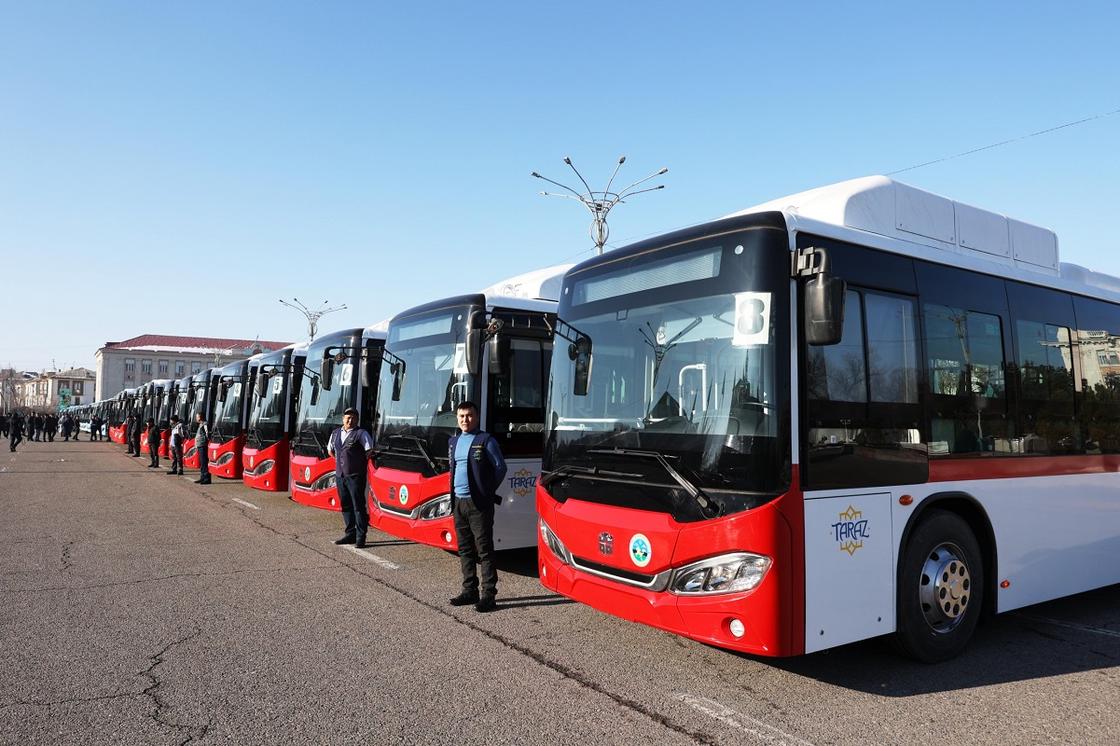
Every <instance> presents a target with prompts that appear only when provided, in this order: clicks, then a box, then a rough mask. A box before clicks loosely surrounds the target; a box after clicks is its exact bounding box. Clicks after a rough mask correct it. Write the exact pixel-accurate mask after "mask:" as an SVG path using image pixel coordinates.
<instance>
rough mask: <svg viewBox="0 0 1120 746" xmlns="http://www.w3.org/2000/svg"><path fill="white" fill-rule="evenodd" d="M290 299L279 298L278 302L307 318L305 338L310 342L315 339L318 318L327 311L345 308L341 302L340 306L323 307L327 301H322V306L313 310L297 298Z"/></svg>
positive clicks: (332, 311)
mask: <svg viewBox="0 0 1120 746" xmlns="http://www.w3.org/2000/svg"><path fill="white" fill-rule="evenodd" d="M292 301H293V302H291V303H289V302H288V301H286V300H284V299H283V298H281V299H280V304H281V305H284V306H287V307H288V308H294V309H295V310H297V311H299V312H300V313H302V314H303V315H304V317H305V318H306V319H307V338H308V340H309V341H312V342H314V341H315V333H316V332H318V331H319V319H321V318H323V317H324V316H326V315H327V314H328V313H334V312H335V311H343V310H345V309H346V304H345V303H343V304H342V305H341V306H335V307H334V308H324V307H323V306H326V305H327V301H323V305H322V306H320V307H319V308H317V309H315V310H312V309H310V308H308V307H307V306H305V305H304V304H303V303H302V302H301V301H300V299H299V298H292Z"/></svg>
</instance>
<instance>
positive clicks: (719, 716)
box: [673, 693, 813, 746]
mask: <svg viewBox="0 0 1120 746" xmlns="http://www.w3.org/2000/svg"><path fill="white" fill-rule="evenodd" d="M673 696H674V697H675V698H676V699H678V700H680V701H681V702H684V703H685V704H686V705H688V706H689V707H691V708H692V709H694V710H696V711H697V712H702V713H704V714H705V715H708V716H709V717H713V718H715V719H716V720H718V721H720V722H721V723H723V724H725V725H730V726H731V727H732V728H735V729H736V730H738V731H741V732H743V733H746V734H748V735H752V736H754V737H755V738H758V739H760V740H762V741H766V742H767V743H789V744H797V745H798V746H813V745H812V744H811V743H809V742H808V741H806V740H804V739H801V738H798V737H797V736H795V735H793V734H792V733H786V732H785V731H784V730H782V729H781V728H777V727H775V726H773V725H769V724H767V723H764V722H762V721H761V720H756V719H755V718H752V717H751V716H750V715H744V714H743V713H741V712H738V711H736V710H732V709H731V708H730V707H727V706H726V705H722V704H720V703H719V702H716V701H715V700H714V699H708V698H707V697H697V696H695V695H693V694H680V693H678V694H674V695H673Z"/></svg>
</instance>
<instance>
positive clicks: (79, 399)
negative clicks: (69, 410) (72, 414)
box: [70, 396, 82, 404]
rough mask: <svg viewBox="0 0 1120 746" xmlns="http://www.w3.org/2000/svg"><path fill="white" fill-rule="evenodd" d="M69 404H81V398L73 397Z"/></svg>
mask: <svg viewBox="0 0 1120 746" xmlns="http://www.w3.org/2000/svg"><path fill="white" fill-rule="evenodd" d="M70 403H71V404H81V403H82V397H80V396H75V397H74V398H73V399H72V400H71V402H70Z"/></svg>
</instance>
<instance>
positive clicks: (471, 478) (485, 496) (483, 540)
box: [447, 401, 506, 612]
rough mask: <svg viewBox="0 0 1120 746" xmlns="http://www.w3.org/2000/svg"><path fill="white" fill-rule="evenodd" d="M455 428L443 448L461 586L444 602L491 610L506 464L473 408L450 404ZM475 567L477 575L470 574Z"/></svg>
mask: <svg viewBox="0 0 1120 746" xmlns="http://www.w3.org/2000/svg"><path fill="white" fill-rule="evenodd" d="M455 417H456V419H457V420H458V423H459V430H460V431H461V432H459V433H457V434H456V435H455V436H454V437H452V438H451V441H450V442H449V443H448V447H447V457H448V459H449V467H450V469H449V471H450V475H451V499H452V500H453V501H454V502H453V503H452V509H451V512H452V515H453V516H454V518H455V537H456V539H457V540H458V542H459V567H460V569H461V570H462V573H463V590H462V591H460V593H459V595H458V596H455V598H453V599H451V600H450V601H449V602H448V603H450V604H451V605H452V606H466V605H467V604H474V608H475V610H476V611H480V612H487V611H493V610H494V608H495V604H494V597H495V596H496V595H497V594H498V571H497V570H496V569H495V568H494V509H495V508H496V506H497V505H498V504H500V503H501V502H502V498H501V497H500V496H499V495H498V487H499V486H501V484H502V480H504V479H505V478H506V462H505V459H504V458H502V449H501V448H499V447H498V441H497V440H495V439H494V438H492V437H491V436H490V434H489V433H484V432H482V431H481V430H479V429H478V407H477V406H475V404H474V402H470V401H465V402H462V403H461V404H460V405H459V406H458V407H456V408H455ZM475 565H478V566H479V572H480V574H481V575H482V583H481V586H482V587H481V588H479V576H478V574H476V572H475Z"/></svg>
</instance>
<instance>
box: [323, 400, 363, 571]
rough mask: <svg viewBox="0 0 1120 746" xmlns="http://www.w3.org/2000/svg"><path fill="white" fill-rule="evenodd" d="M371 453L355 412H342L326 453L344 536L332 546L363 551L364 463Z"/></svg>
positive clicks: (350, 410) (352, 410)
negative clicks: (330, 460) (331, 459)
mask: <svg viewBox="0 0 1120 746" xmlns="http://www.w3.org/2000/svg"><path fill="white" fill-rule="evenodd" d="M371 451H373V438H372V437H370V434H369V433H368V432H366V431H365V430H363V429H361V428H360V427H358V410H356V409H353V408H350V409H347V410H346V411H345V412H343V413H342V427H336V428H335V430H334V432H333V433H331V438H330V440H329V441H328V442H327V453H328V454H330V455H332V456H334V458H335V462H334V476H335V485H337V487H338V500H339V502H340V503H341V504H342V522H343V525H345V527H346V533H345V534H344V535H343V537H342V538H341V539H338V540H336V541H335V544H353V545H354V546H356V547H357V548H358V549H363V548H365V545H366V531H367V530H368V529H369V506H368V505H367V504H366V462H367V461H368V460H369V455H370V452H371Z"/></svg>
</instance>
